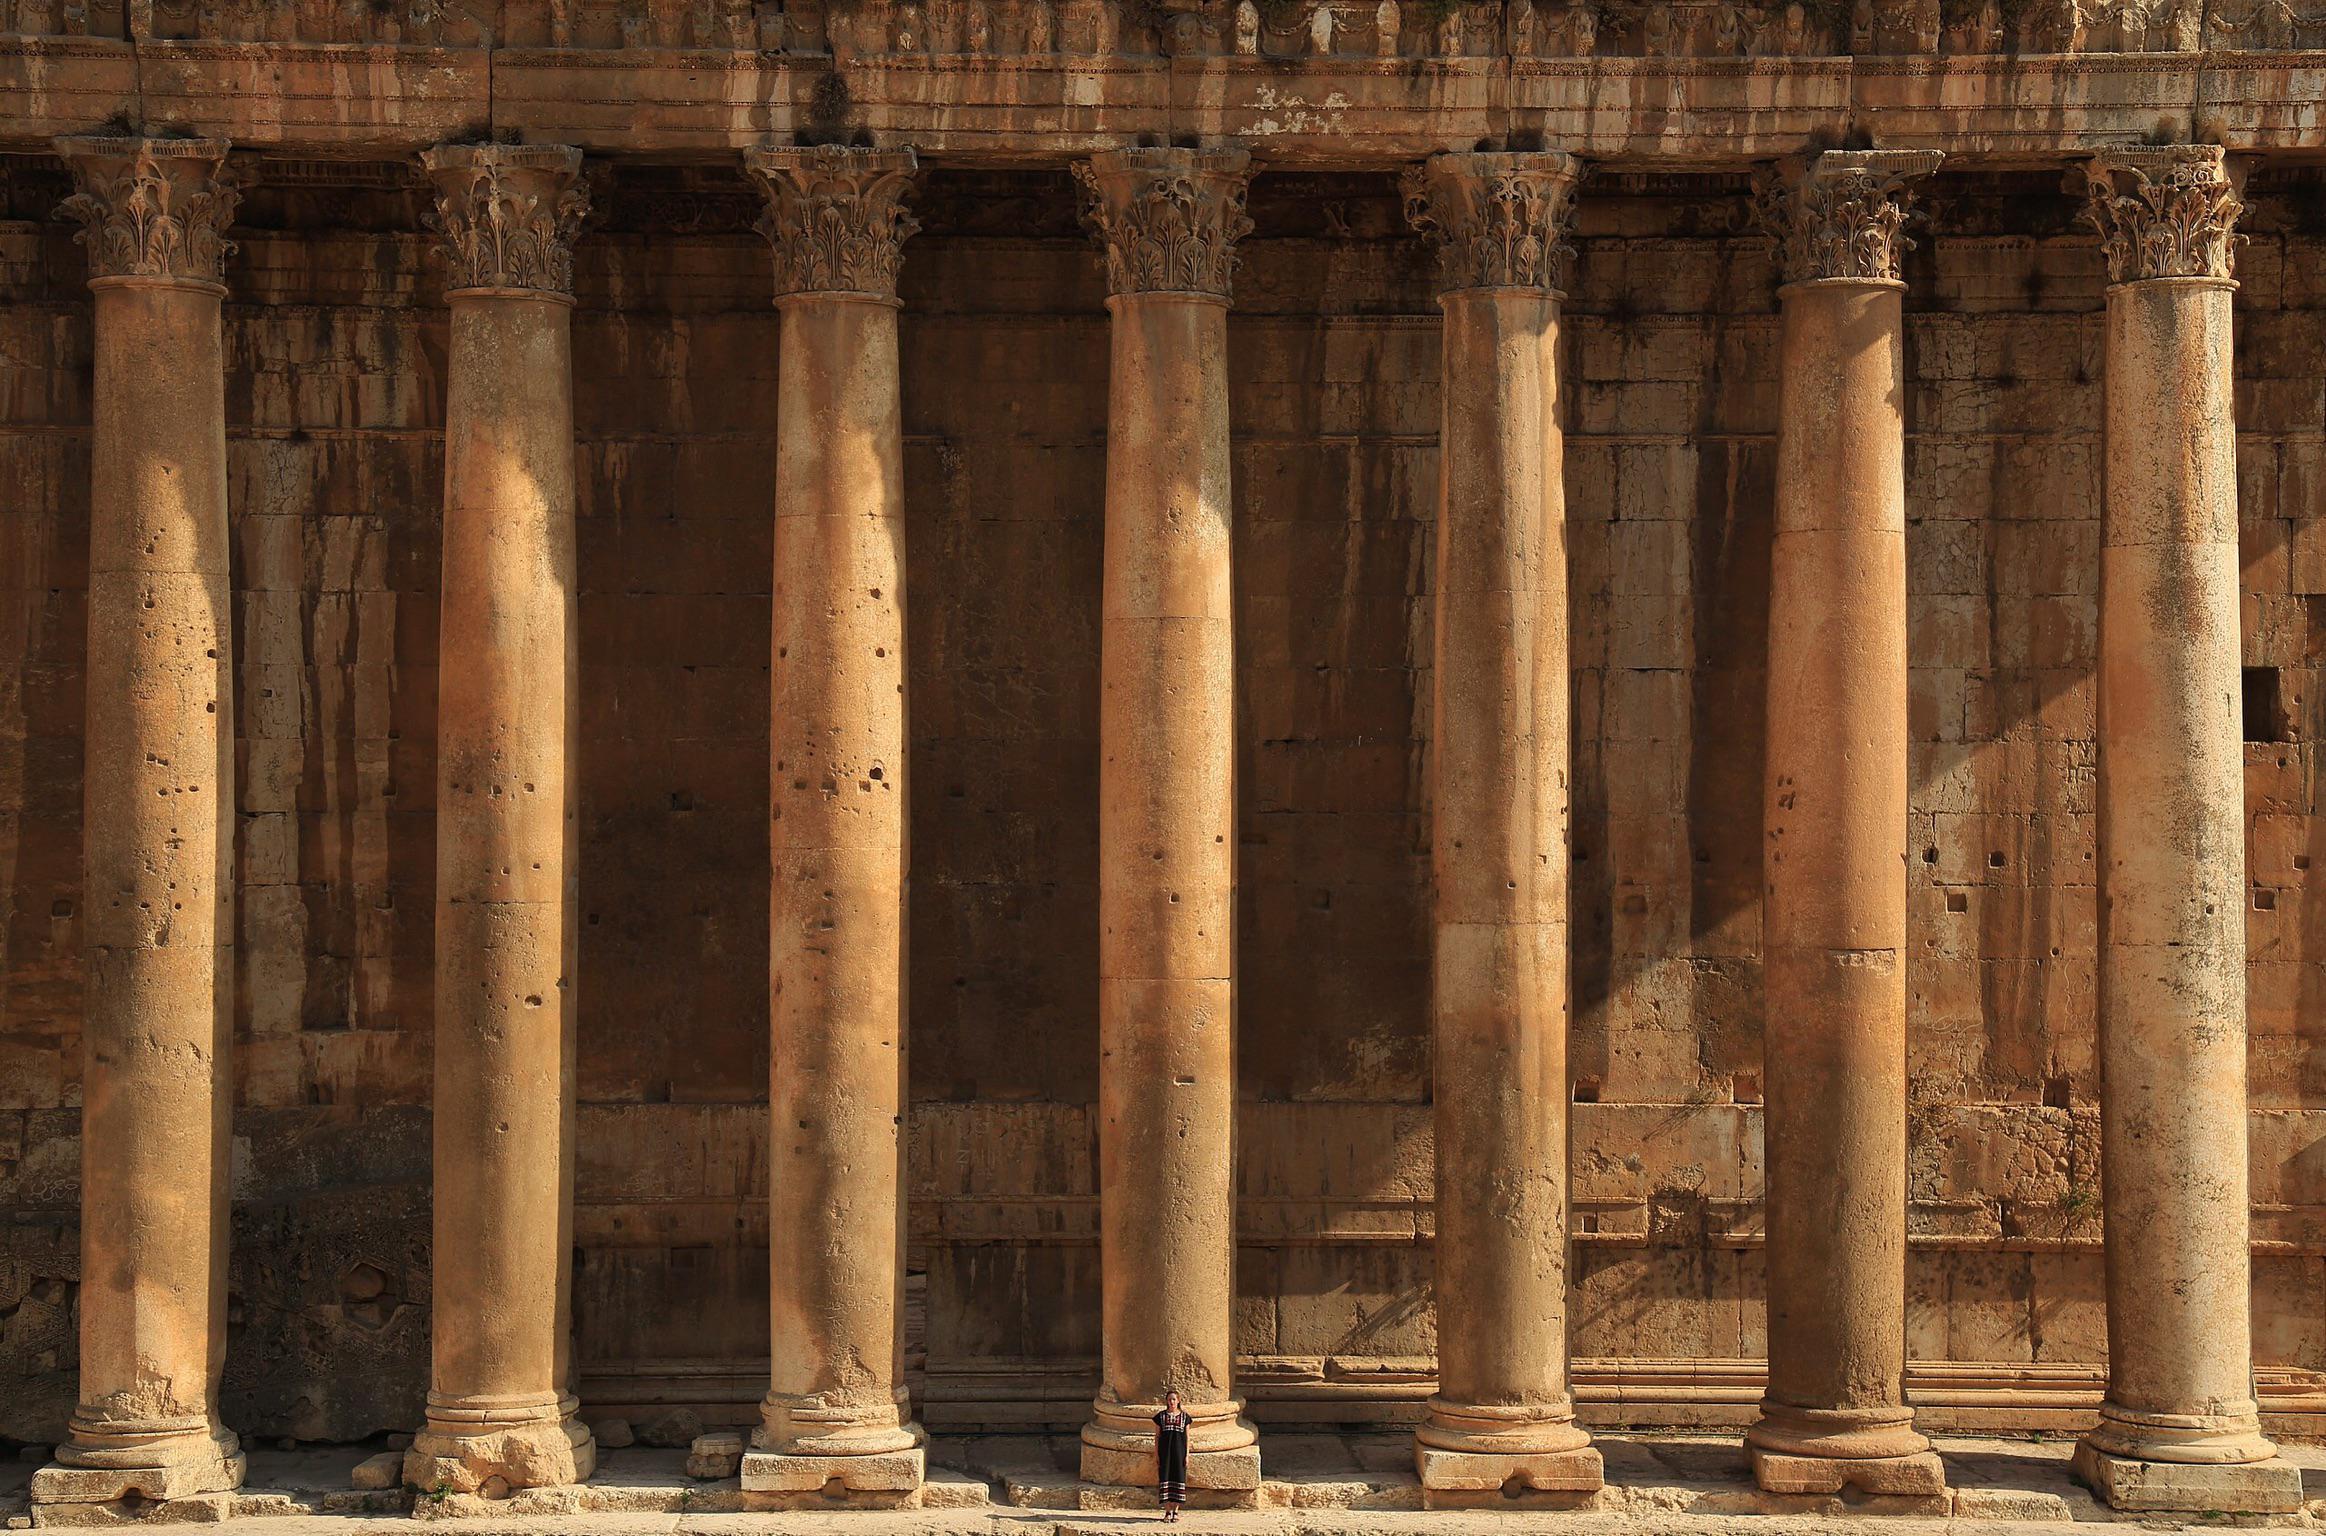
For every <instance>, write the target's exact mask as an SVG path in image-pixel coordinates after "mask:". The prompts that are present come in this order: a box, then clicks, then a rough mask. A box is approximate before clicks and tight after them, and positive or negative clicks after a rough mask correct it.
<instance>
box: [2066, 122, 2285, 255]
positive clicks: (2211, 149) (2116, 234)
mask: <svg viewBox="0 0 2326 1536" xmlns="http://www.w3.org/2000/svg"><path fill="white" fill-rule="evenodd" d="M2084 190H2085V202H2084V222H2086V223H2087V224H2090V225H2091V226H2092V227H2093V228H2094V229H2096V230H2098V231H2099V234H2100V248H2101V249H2102V250H2103V251H2105V252H2106V253H2107V256H2108V277H2109V280H2110V281H2111V282H2118V283H2136V282H2140V281H2143V280H2145V279H2148V278H2156V277H2219V278H2227V277H2230V276H2232V275H2233V273H2234V267H2235V258H2236V247H2237V243H2238V242H2239V241H2240V240H2243V239H2244V238H2245V237H2244V236H2243V235H2240V234H2238V233H2237V216H2238V215H2239V214H2240V213H2243V212H2244V211H2245V204H2244V203H2243V202H2242V201H2240V200H2239V198H2238V196H2237V186H2236V182H2235V181H2234V179H2233V178H2232V177H2231V175H2230V171H2229V163H2228V158H2227V156H2225V155H2224V154H2223V153H2222V150H2221V146H2220V145H2218V144H2171V145H2162V146H2147V145H2144V146H2140V147H2136V148H2126V149H2111V150H2108V151H2107V152H2105V153H2103V154H2097V155H2094V156H2093V157H2092V158H2091V160H2090V161H2089V162H2088V163H2087V164H2086V165H2085V167H2084Z"/></svg>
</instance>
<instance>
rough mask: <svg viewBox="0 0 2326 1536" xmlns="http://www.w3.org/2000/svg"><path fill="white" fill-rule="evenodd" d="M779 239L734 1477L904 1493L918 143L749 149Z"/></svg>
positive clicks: (914, 1434)
mask: <svg viewBox="0 0 2326 1536" xmlns="http://www.w3.org/2000/svg"><path fill="white" fill-rule="evenodd" d="M746 158H747V163H748V165H749V168H750V170H751V173H752V174H753V175H754V176H755V177H757V178H758V180H759V181H760V183H761V186H762V190H763V191H764V192H765V193H766V195H767V201H768V211H767V215H766V217H765V218H764V219H763V220H762V221H761V224H760V228H761V229H762V230H763V231H764V232H765V233H766V235H767V237H768V239H769V241H770V242H771V243H772V244H773V245H774V247H775V302H776V307H777V308H778V310H780V311H781V315H782V320H781V325H782V341H781V352H780V354H779V363H778V372H777V383H776V391H777V393H776V430H777V434H778V436H777V441H776V463H775V633H774V654H773V658H772V666H773V684H774V695H773V708H772V719H773V730H774V739H773V743H772V751H773V757H772V760H771V764H770V772H771V775H772V777H771V780H770V787H771V795H770V806H771V810H770V815H771V817H772V818H773V820H772V823H771V833H772V835H771V838H770V852H771V856H772V859H773V871H774V883H773V885H772V887H771V888H770V892H769V902H768V905H769V920H770V936H771V951H770V963H771V966H772V969H773V976H772V992H771V996H770V1012H771V1016H772V1020H773V1027H774V1039H773V1047H774V1048H773V1051H772V1054H771V1059H770V1068H771V1080H770V1084H769V1097H768V1105H769V1108H768V1122H769V1134H770V1143H769V1149H768V1155H769V1163H768V1169H769V1172H768V1180H769V1199H770V1221H769V1242H770V1254H769V1260H770V1263H769V1271H770V1286H769V1301H770V1320H771V1324H772V1335H773V1344H774V1362H773V1375H772V1377H771V1380H770V1382H769V1385H768V1393H767V1400H766V1402H765V1403H764V1404H762V1405H761V1409H760V1418H761V1422H760V1426H759V1431H758V1434H757V1435H756V1436H755V1437H754V1439H753V1442H752V1443H753V1449H752V1450H751V1452H750V1453H749V1454H748V1455H746V1456H745V1457H744V1460H743V1486H744V1487H745V1488H747V1489H755V1490H763V1491H769V1492H800V1493H813V1492H815V1491H817V1490H819V1489H822V1488H824V1487H825V1486H826V1485H827V1484H829V1483H832V1482H835V1481H836V1482H837V1483H838V1484H839V1485H840V1487H842V1488H844V1489H846V1490H848V1491H849V1492H851V1493H854V1494H857V1495H860V1496H873V1497H880V1496H894V1497H909V1496H910V1495H911V1494H912V1493H913V1492H914V1491H915V1490H917V1489H918V1488H919V1487H920V1486H921V1480H922V1474H923V1457H924V1454H925V1453H924V1452H923V1450H922V1440H923V1437H922V1434H921V1429H920V1426H919V1425H917V1424H915V1423H914V1422H913V1421H912V1415H911V1411H910V1404H909V1403H908V1402H907V1401H906V1396H905V1380H904V1263H905V1245H904V1216H905V1205H904V1156H905V1144H904V1123H905V1113H906V1104H905V974H904V968H905V893H906V871H907V868H908V863H909V860H908V854H907V835H906V834H907V821H906V798H905V759H906V756H907V743H906V736H905V590H904V587H905V503H904V428H903V416H902V408H901V406H900V404H899V397H898V393H897V297H896V279H897V267H898V264H899V261H900V259H901V255H902V247H903V245H904V242H905V240H906V239H907V238H908V237H910V236H911V234H912V232H913V230H914V228H915V227H916V226H915V223H914V221H913V217H912V215H911V214H909V213H907V212H906V211H905V208H904V197H905V195H906V194H907V193H908V192H909V191H910V190H911V188H912V179H913V169H914V162H913V154H912V151H910V150H886V151H882V150H870V149H842V148H839V147H836V146H825V147H820V148H813V149H758V150H752V151H750V152H749V153H748V155H747V157H746Z"/></svg>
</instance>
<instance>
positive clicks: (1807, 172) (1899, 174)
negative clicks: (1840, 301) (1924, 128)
mask: <svg viewBox="0 0 2326 1536" xmlns="http://www.w3.org/2000/svg"><path fill="white" fill-rule="evenodd" d="M1942 158H1944V157H1943V156H1941V155H1940V154H1939V152H1938V151H1937V150H1934V149H1829V150H1826V151H1824V152H1823V153H1821V154H1817V155H1813V156H1811V157H1810V158H1809V160H1808V162H1807V164H1805V165H1797V166H1795V167H1793V168H1792V170H1793V174H1791V175H1787V174H1785V173H1784V172H1783V171H1780V170H1777V169H1775V168H1771V169H1768V170H1766V171H1764V172H1763V173H1762V175H1761V178H1760V186H1759V188H1758V196H1757V197H1756V199H1755V203H1756V207H1757V209H1758V212H1759V215H1760V218H1761V222H1762V223H1763V225H1764V226H1765V227H1766V228H1767V229H1768V231H1769V233H1770V234H1772V235H1774V236H1775V237H1776V240H1777V250H1778V257H1779V262H1780V264H1781V266H1782V267H1783V269H1784V274H1785V281H1786V282H1789V283H1809V282H1818V281H1822V280H1828V279H1833V278H1846V279H1851V280H1854V281H1858V282H1895V281H1897V279H1898V261H1899V258H1900V257H1902V256H1904V255H1905V254H1906V252H1907V251H1909V250H1911V249H1913V247H1914V242H1913V241H1912V240H1910V239H1908V238H1907V235H1906V220H1907V218H1908V217H1909V216H1910V215H1911V214H1912V213H1913V212H1914V203H1915V195H1914V192H1913V191H1912V189H1910V188H1909V187H1908V186H1907V183H1908V182H1909V181H1915V180H1919V179H1920V178H1922V177H1924V176H1927V175H1929V174H1930V173H1931V172H1932V171H1935V170H1937V169H1938V163H1939V161H1940V160H1941V159H1942Z"/></svg>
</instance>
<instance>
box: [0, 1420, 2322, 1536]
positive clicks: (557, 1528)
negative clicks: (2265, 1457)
mask: <svg viewBox="0 0 2326 1536" xmlns="http://www.w3.org/2000/svg"><path fill="white" fill-rule="evenodd" d="M1596 1443H1597V1444H1598V1445H1599V1447H1600V1449H1601V1450H1602V1452H1603V1453H1604V1454H1605V1456H1606V1458H1607V1481H1608V1486H1607V1488H1606V1489H1605V1490H1604V1491H1603V1492H1601V1493H1600V1494H1598V1495H1595V1496H1588V1497H1585V1498H1584V1499H1583V1500H1582V1501H1581V1502H1580V1503H1574V1502H1572V1501H1570V1502H1568V1503H1567V1504H1565V1505H1563V1506H1555V1507H1553V1506H1545V1505H1542V1504H1539V1503H1530V1502H1529V1501H1523V1500H1510V1501H1504V1502H1503V1503H1501V1504H1500V1505H1498V1506H1497V1507H1494V1508H1489V1509H1476V1510H1429V1511H1424V1510H1423V1509H1422V1508H1421V1490H1420V1488H1419V1486H1418V1484H1417V1483H1416V1481H1415V1479H1414V1475H1413V1464H1412V1450H1411V1441H1410V1440H1408V1439H1407V1438H1406V1437H1404V1436H1402V1435H1381V1434H1364V1435H1334V1434H1272V1435H1269V1436H1267V1437H1266V1441H1265V1444H1266V1450H1267V1462H1266V1467H1267V1480H1266V1483H1265V1485H1264V1486H1263V1488H1262V1489H1261V1493H1260V1500H1259V1503H1260V1507H1259V1508H1257V1509H1244V1510H1225V1509H1221V1510H1201V1509H1198V1510H1191V1511H1190V1512H1189V1514H1188V1516H1187V1519H1186V1522H1185V1523H1186V1524H1188V1525H1190V1526H1192V1527H1195V1528H1196V1529H1198V1530H1199V1531H1202V1532H1207V1533H1212V1536H1403V1533H1416V1532H1425V1533H1430V1536H1470V1533H1473V1532H1479V1531H1488V1532H1498V1533H1505V1536H1518V1533H1519V1532H1521V1531H1523V1530H1525V1529H1527V1528H1530V1527H1532V1528H1540V1529H1543V1530H1545V1531H1549V1530H1554V1529H1555V1530H1557V1531H1559V1532H1561V1533H1572V1536H1597V1533H1600V1532H1606V1533H1609V1536H1614V1533H1618V1532H1620V1533H1624V1536H1631V1533H1636V1532H1646V1531H1654V1532H1667V1531H1668V1532H1671V1533H1673V1536H1716V1533H1717V1536H1798V1533H1806V1532H1809V1531H1812V1530H1814V1531H1817V1532H1819V1533H1821V1536H1831V1533H1832V1532H1833V1531H1834V1529H1835V1522H1836V1521H1837V1520H1839V1521H1845V1522H1849V1521H1864V1522H1870V1523H1872V1524H1876V1525H1878V1526H1879V1527H1880V1529H1881V1531H1882V1532H1883V1533H1884V1536H1915V1533H1917V1532H1918V1531H1921V1532H1928V1533H1936V1532H1938V1531H1941V1530H1943V1531H1944V1532H1945V1533H1946V1536H1972V1533H1974V1532H1986V1531H1990V1530H1992V1531H1995V1532H1997V1533H2003V1532H2009V1531H2021V1532H2027V1531H2031V1530H2032V1529H2033V1528H2034V1527H2037V1526H2050V1527H2052V1528H2053V1529H2057V1527H2058V1525H2059V1524H2060V1523H2062V1522H2076V1521H2082V1522H2101V1521H2106V1522H2115V1523H2123V1522H2127V1521H2134V1520H2135V1519H2137V1523H2138V1524H2140V1525H2142V1526H2144V1527H2147V1528H2149V1529H2152V1530H2171V1529H2196V1528H2219V1527H2222V1526H2229V1525H2278V1526H2296V1527H2303V1528H2315V1527H2320V1526H2326V1447H2320V1446H2287V1447H2285V1448H2284V1449H2285V1452H2286V1455H2287V1457H2288V1458H2289V1459H2290V1460H2292V1461H2294V1462H2295V1463H2296V1464H2297V1465H2299V1466H2300V1467H2301V1468H2302V1471H2303V1476H2304V1479H2305V1482H2306V1484H2307V1486H2308V1494H2309V1500H2310V1503H2309V1507H2308V1509H2307V1511H2306V1512H2305V1513H2303V1514H2299V1515H2287V1516H2278V1517H2272V1518H2268V1519H2255V1520H2233V1519H2230V1518H2228V1517H2224V1516H2198V1517H2192V1518H2189V1519H2186V1520H2178V1521H2176V1520H2174V1519H2170V1518H2162V1517H2158V1516H2153V1515H2151V1516H2142V1517H2133V1516H2127V1515H2120V1514H2118V1513H2116V1512H2114V1511H2112V1510H2109V1509H2107V1508H2106V1507H2104V1506H2102V1505H2101V1504H2099V1503H2097V1502H2096V1501H2095V1500H2094V1499H2093V1498H2092V1497H2091V1495H2090V1494H2089V1493H2087V1492H2086V1491H2085V1490H2084V1489H2083V1488H2082V1487H2081V1486H2080V1485H2079V1484H2077V1483H2076V1482H2075V1481H2074V1480H2073V1479H2072V1478H2071V1477H2070V1476H2069V1474H2068V1453H2069V1452H2070V1450H2072V1449H2073V1446H2074V1442H2073V1440H2072V1439H2070V1438H2067V1437H2064V1436H2061V1437H2051V1438H2045V1439H2014V1440H2004V1439H1970V1438H1949V1439H1942V1440H1940V1441H1938V1442H1937V1444H1938V1448H1939V1450H1940V1451H1941V1452H1942V1453H1943V1455H1944V1456H1945V1458H1946V1465H1947V1472H1948V1478H1949V1483H1950V1489H1949V1492H1948V1493H1947V1494H1946V1495H1945V1496H1944V1497H1942V1498H1936V1499H1867V1498H1860V1497H1854V1496H1852V1497H1841V1498H1815V1497H1787V1496H1780V1495H1773V1494H1766V1493H1762V1492H1760V1491H1759V1490H1758V1489H1756V1488H1755V1487H1754V1486H1753V1483H1752V1477H1751V1473H1750V1471H1749V1470H1748V1468H1747V1466H1746V1462H1745V1458H1744V1454H1743V1451H1742V1449H1741V1447H1740V1445H1739V1444H1738V1442H1737V1440H1736V1439H1735V1438H1734V1437H1733V1436H1705V1435H1683V1434H1606V1435H1602V1436H1600V1437H1599V1438H1598V1440H1597V1442H1596ZM382 1449H383V1448H382V1447H381V1446H376V1445H362V1446H337V1447H310V1448H302V1449H298V1450H292V1451H282V1450H266V1449H253V1450H252V1451H251V1452H250V1475H249V1481H248V1483H247V1485H246V1486H245V1488H244V1489H243V1490H242V1491H241V1492H240V1493H237V1494H234V1495H228V1496H220V1497H218V1498H215V1499H189V1500H183V1501H179V1502H177V1503H175V1504H167V1505H159V1504H157V1505H147V1506H145V1507H144V1508H142V1509H136V1510H122V1509H118V1508H111V1507H107V1508H89V1509H74V1508H72V1507H70V1506H66V1507H63V1508H58V1507H55V1506H51V1507H49V1508H47V1509H44V1510H42V1511H41V1512H40V1514H39V1515H37V1516H35V1515H34V1514H32V1513H31V1511H30V1509H29V1507H28V1506H27V1504H26V1502H25V1484H26V1482H27V1480H28V1479H29V1477H30V1475H31V1472H32V1469H33V1467H34V1466H35V1465H36V1464H37V1463H36V1462H34V1461H33V1460H31V1459H29V1458H28V1459H23V1460H19V1461H17V1462H14V1463H5V1462H0V1517H4V1521H5V1525H6V1526H7V1527H8V1528H9V1529H29V1528H31V1527H33V1526H34V1525H35V1524H38V1525H40V1526H43V1527H47V1526H57V1525H66V1524H73V1525H92V1524H95V1525H118V1524H136V1525H139V1526H146V1527H151V1526H166V1525H172V1524H179V1523H189V1524H192V1523H198V1524H203V1525H210V1526H216V1525H218V1524H220V1523H227V1524H232V1525H236V1526H239V1527H242V1528H243V1530H244V1533H245V1536H411V1533H412V1531H413V1527H414V1525H415V1524H416V1523H433V1522H437V1521H445V1520H451V1521H457V1522H459V1523H460V1524H461V1525H462V1526H463V1527H464V1528H472V1527H473V1528H475V1529H478V1530H479V1531H481V1532H487V1533H491V1536H517V1533H536V1532H538V1533H540V1536H585V1533H586V1536H662V1533H682V1536H748V1533H753V1532H761V1533H769V1536H774V1533H782V1536H972V1533H980V1536H1120V1533H1123V1532H1128V1531H1130V1530H1133V1529H1135V1528H1138V1527H1141V1526H1144V1525H1150V1524H1155V1523H1157V1517H1156V1515H1155V1513H1154V1506H1153V1501H1152V1496H1151V1495H1149V1494H1147V1493H1146V1492H1144V1491H1142V1490H1135V1489H1134V1490H1119V1489H1088V1488H1084V1487H1082V1486H1081V1485H1080V1484H1079V1483H1078V1482H1077V1481H1076V1479H1075V1477H1074V1473H1073V1468H1074V1466H1075V1463H1076V1450H1077V1442H1076V1440H1075V1438H1074V1437H1073V1436H1071V1435H1052V1436H1039V1435H992V1436H978V1437H967V1438H941V1439H938V1440H936V1441H935V1442H933V1443H932V1444H931V1446H930V1455H929V1473H930V1481H929V1487H928V1490H927V1494H926V1497H925V1499H924V1502H923V1504H922V1507H920V1508H917V1509H892V1510H868V1509H852V1508H847V1507H844V1506H842V1505H839V1504H837V1503H831V1504H826V1503H823V1502H822V1501H820V1500H817V1499H814V1498H808V1499H797V1498H794V1499H792V1500H791V1501H790V1502H788V1503H787V1502H780V1501H778V1500H777V1499H776V1498H775V1497H773V1496H768V1495H755V1494H746V1493H744V1492H743V1491H742V1490H741V1488H740V1487H739V1486H738V1485H737V1482H736V1479H735V1478H734V1477H733V1476H728V1477H724V1478H719V1479H714V1480H704V1479H698V1478H690V1477H689V1476H688V1475H687V1472H686V1465H687V1459H688V1453H687V1452H685V1451H682V1450H657V1449H649V1448H645V1447H631V1448H626V1449H623V1450H617V1451H609V1452H606V1453H604V1454H603V1455H602V1457H601V1459H600V1462H599V1467H598V1471H597V1474H596V1475H595V1476H594V1477H592V1478H591V1479H590V1481H589V1482H588V1483H586V1484H584V1485H582V1486H580V1487H577V1488H560V1489H536V1490H531V1491H527V1492H522V1493H519V1494H516V1495H514V1496H512V1497H509V1498H506V1499H499V1500H490V1499H482V1498H476V1497H470V1496H449V1497H440V1498H439V1497H428V1496H421V1497H417V1498H415V1497H414V1496H413V1495H411V1494H409V1493H408V1492H405V1491H403V1490H401V1489H376V1490H361V1489H357V1488H356V1487H355V1486H354V1482H355V1469H356V1467H357V1466H358V1465H359V1464H360V1463H362V1462H364V1461H366V1460H368V1459H370V1458H373V1457H376V1456H378V1455H380V1454H381V1452H382ZM260 1522H263V1524H261V1523H260Z"/></svg>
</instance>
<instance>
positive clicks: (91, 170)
mask: <svg viewBox="0 0 2326 1536" xmlns="http://www.w3.org/2000/svg"><path fill="white" fill-rule="evenodd" d="M56 151H57V154H58V155H59V156H60V157H61V158H62V159H63V160H64V162H65V165H66V166H67V167H68V168H69V169H70V170H71V171H72V173H73V183H74V187H75V189H76V190H75V191H74V193H73V195H72V196H71V197H68V198H66V199H65V200H64V201H63V202H62V203H60V204H58V205H57V211H58V212H59V213H62V214H64V215H66V216H67V217H70V218H74V219H78V220H79V221H80V223H81V232H80V235H79V237H78V238H79V239H80V242H81V244H82V246H83V247H84V248H86V249H87V251H88V253H89V276H90V278H91V279H92V280H96V279H102V278H151V279H155V280H157V281H164V282H179V283H213V284H222V283H223V282H224V277H225V274H224V265H225V260H226V258H227V256H228V255H230V254H232V252H233V250H234V243H233V242H232V241H230V240H228V239H227V238H226V230H227V226H229V225H230V224H232V223H233V222H234V209H235V205H236V204H237V203H239V202H240V201H241V194H240V193H239V192H238V191H237V190H236V188H235V185H234V181H233V178H232V177H231V176H230V175H229V174H228V172H227V170H226V143H225V141H224V140H222V139H141V138H127V137H123V138H114V137H109V136H105V137H100V136H90V137H83V138H68V139H59V140H57V141H56Z"/></svg>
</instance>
